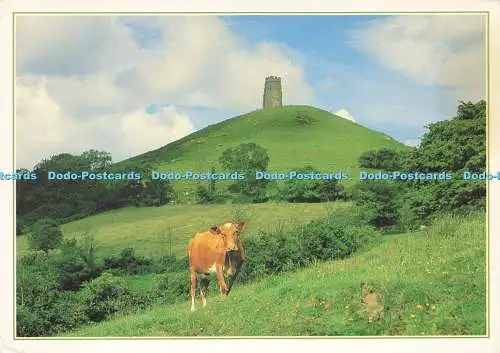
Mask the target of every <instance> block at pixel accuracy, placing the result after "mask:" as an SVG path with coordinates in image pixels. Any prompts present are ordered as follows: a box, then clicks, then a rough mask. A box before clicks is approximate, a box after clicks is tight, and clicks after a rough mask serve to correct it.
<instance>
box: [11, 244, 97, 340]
mask: <svg viewBox="0 0 500 353" xmlns="http://www.w3.org/2000/svg"><path fill="white" fill-rule="evenodd" d="M16 274H17V276H16V308H17V310H16V311H17V313H16V316H17V319H16V332H17V335H18V336H22V337H36V336H50V335H53V334H56V333H57V332H60V331H64V330H69V329H72V328H75V327H77V326H79V325H82V324H83V323H85V322H87V321H88V318H87V316H86V315H85V313H84V308H83V305H82V304H81V303H80V302H79V301H78V300H77V298H76V297H75V296H73V293H71V292H68V293H65V292H60V291H58V289H59V275H58V271H57V268H56V267H55V265H54V262H53V261H52V260H51V255H50V254H47V253H46V252H42V251H32V252H29V253H28V254H26V255H25V256H23V257H22V258H21V259H20V260H19V263H18V265H17V266H16Z"/></svg>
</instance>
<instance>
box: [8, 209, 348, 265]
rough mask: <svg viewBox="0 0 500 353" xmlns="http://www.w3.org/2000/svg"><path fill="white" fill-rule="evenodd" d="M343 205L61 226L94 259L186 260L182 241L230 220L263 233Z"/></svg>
mask: <svg viewBox="0 0 500 353" xmlns="http://www.w3.org/2000/svg"><path fill="white" fill-rule="evenodd" d="M350 204H351V203H349V202H336V203H335V204H333V203H332V204H328V203H264V204H248V205H235V204H220V205H210V206H209V207H207V206H206V205H186V204H184V205H183V204H177V205H165V206H161V207H141V208H138V207H128V208H123V209H118V210H113V211H108V212H103V213H100V214H97V215H94V216H90V217H87V218H84V219H81V220H77V221H74V222H70V223H66V224H62V225H61V230H62V232H63V234H64V238H66V239H69V238H74V239H80V238H81V237H82V236H83V235H84V234H85V233H91V234H92V235H93V237H94V239H95V241H96V244H95V245H96V247H95V254H96V257H97V258H98V259H103V258H106V257H111V256H114V255H118V253H119V252H120V251H121V250H122V249H124V248H127V247H131V248H134V250H135V252H136V254H137V255H140V256H148V257H151V258H156V257H159V256H162V255H165V254H173V255H176V256H179V257H182V256H185V255H186V247H187V243H188V240H189V239H190V238H191V237H193V236H194V235H195V234H196V232H200V231H203V230H205V229H207V228H209V227H211V226H213V225H214V224H220V223H222V222H224V221H225V220H227V219H233V218H234V217H235V216H242V217H244V218H245V219H249V218H251V219H250V221H249V224H248V228H247V231H246V233H248V234H254V233H256V232H257V231H258V230H267V229H268V228H269V227H270V226H274V224H276V223H283V222H287V223H288V225H289V226H293V225H294V224H297V223H306V222H308V221H310V220H312V219H315V218H319V217H322V216H324V215H326V214H327V213H328V212H329V209H331V208H338V207H340V208H342V207H348V206H349V205H350ZM27 236H28V235H27V234H26V235H22V236H18V237H16V246H17V255H18V256H22V255H23V254H24V253H26V251H27V250H28V249H29V247H28V240H27Z"/></svg>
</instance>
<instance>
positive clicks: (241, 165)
mask: <svg viewBox="0 0 500 353" xmlns="http://www.w3.org/2000/svg"><path fill="white" fill-rule="evenodd" d="M219 162H220V164H221V165H222V167H223V168H224V169H226V170H227V171H228V172H230V173H234V172H238V173H243V174H245V179H243V180H239V181H238V182H237V183H236V185H237V188H238V190H239V192H241V193H242V194H244V195H247V196H252V197H255V198H256V199H257V200H262V199H263V198H264V197H265V189H266V186H267V184H268V181H267V180H264V179H261V180H257V179H256V177H255V172H257V171H266V170H267V166H268V164H269V156H268V155H267V150H266V149H264V148H262V147H261V146H259V145H257V144H255V143H252V142H250V143H242V144H240V145H238V146H236V147H234V148H228V149H226V150H225V151H224V152H223V153H222V155H221V156H220V158H219Z"/></svg>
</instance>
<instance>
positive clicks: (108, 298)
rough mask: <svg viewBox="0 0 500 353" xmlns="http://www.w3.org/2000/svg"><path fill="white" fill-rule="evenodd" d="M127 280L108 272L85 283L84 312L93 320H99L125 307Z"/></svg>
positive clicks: (127, 297) (83, 294) (127, 294)
mask: <svg viewBox="0 0 500 353" xmlns="http://www.w3.org/2000/svg"><path fill="white" fill-rule="evenodd" d="M129 294H130V291H129V288H128V286H127V282H126V281H125V280H124V279H123V278H121V277H117V276H114V275H112V274H110V273H107V272H104V273H103V274H102V275H101V276H100V277H98V278H96V279H94V280H92V281H90V282H87V283H85V285H84V290H83V292H82V299H83V303H84V304H85V313H86V315H87V316H88V318H89V319H90V320H92V321H94V322H99V321H102V320H104V319H105V318H107V317H108V316H109V315H111V314H113V313H115V312H117V311H121V310H124V309H126V307H127V304H128V302H129V300H130V297H129Z"/></svg>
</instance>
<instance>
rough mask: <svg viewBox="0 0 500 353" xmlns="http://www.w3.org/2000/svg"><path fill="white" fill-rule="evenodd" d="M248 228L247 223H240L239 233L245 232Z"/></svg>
mask: <svg viewBox="0 0 500 353" xmlns="http://www.w3.org/2000/svg"><path fill="white" fill-rule="evenodd" d="M246 227H247V222H240V223H238V231H239V232H243V230H245V228H246Z"/></svg>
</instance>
